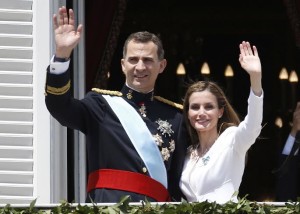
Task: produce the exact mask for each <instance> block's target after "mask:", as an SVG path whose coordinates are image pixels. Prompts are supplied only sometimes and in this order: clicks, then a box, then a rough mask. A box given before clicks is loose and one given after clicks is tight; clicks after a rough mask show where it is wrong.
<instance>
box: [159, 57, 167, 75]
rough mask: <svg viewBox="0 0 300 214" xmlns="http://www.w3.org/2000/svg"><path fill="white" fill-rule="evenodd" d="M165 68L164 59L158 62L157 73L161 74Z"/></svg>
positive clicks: (165, 62) (165, 61)
mask: <svg viewBox="0 0 300 214" xmlns="http://www.w3.org/2000/svg"><path fill="white" fill-rule="evenodd" d="M166 66H167V60H166V59H163V60H162V61H160V68H159V73H162V72H163V71H164V70H165V68H166Z"/></svg>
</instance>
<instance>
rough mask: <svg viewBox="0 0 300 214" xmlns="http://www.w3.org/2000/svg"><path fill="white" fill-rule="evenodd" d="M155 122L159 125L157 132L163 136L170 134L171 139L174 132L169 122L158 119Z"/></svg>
mask: <svg viewBox="0 0 300 214" xmlns="http://www.w3.org/2000/svg"><path fill="white" fill-rule="evenodd" d="M155 122H156V123H157V124H158V128H157V130H159V131H160V132H161V133H162V134H163V135H166V134H168V135H169V137H170V136H171V134H173V133H174V131H173V130H172V125H171V124H170V123H169V122H168V121H166V120H161V119H158V120H157V121H155Z"/></svg>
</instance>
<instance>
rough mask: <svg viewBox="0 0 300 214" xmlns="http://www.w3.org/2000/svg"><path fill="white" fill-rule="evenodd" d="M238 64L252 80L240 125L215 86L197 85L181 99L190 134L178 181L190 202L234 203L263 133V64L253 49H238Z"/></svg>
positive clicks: (247, 45)
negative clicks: (250, 154) (252, 149)
mask: <svg viewBox="0 0 300 214" xmlns="http://www.w3.org/2000/svg"><path fill="white" fill-rule="evenodd" d="M239 48H240V56H239V62H240V64H241V67H242V68H243V69H244V70H245V71H246V72H247V73H248V74H249V76H250V83H251V89H250V95H249V98H248V112H247V116H246V117H245V119H244V120H243V121H242V122H240V120H239V118H238V116H237V114H236V112H235V111H234V109H233V108H232V106H231V105H230V103H229V102H228V100H227V98H226V96H225V95H224V92H223V91H222V89H221V88H220V87H219V86H218V85H217V84H215V83H213V82H209V81H200V82H197V83H194V84H193V85H191V86H190V87H189V88H188V90H187V92H186V95H185V100H184V117H185V119H186V122H187V127H188V131H189V134H190V140H191V146H190V147H189V148H188V151H187V156H186V160H185V163H184V168H183V172H182V176H181V181H180V188H181V190H182V192H183V193H184V195H185V196H186V198H187V200H188V201H189V202H195V201H205V200H208V201H210V202H213V201H216V202H217V203H221V204H222V203H226V202H227V201H230V200H233V201H237V196H236V193H237V192H238V190H239V186H240V184H241V180H242V176H243V173H244V168H245V157H246V153H247V150H248V149H249V148H250V146H251V145H252V144H253V143H254V142H255V140H256V138H257V137H258V136H259V134H260V131H261V123H262V117H263V90H262V85H261V77H262V74H261V63H260V59H259V56H258V52H257V49H256V47H255V46H253V47H252V48H251V46H250V43H249V42H245V41H243V42H242V43H241V44H240V45H239Z"/></svg>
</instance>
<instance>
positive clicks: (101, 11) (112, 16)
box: [85, 0, 126, 91]
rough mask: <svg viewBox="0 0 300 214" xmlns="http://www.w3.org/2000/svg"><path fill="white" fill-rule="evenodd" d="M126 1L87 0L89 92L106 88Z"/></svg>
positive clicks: (87, 77) (86, 33)
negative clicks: (95, 88)
mask: <svg viewBox="0 0 300 214" xmlns="http://www.w3.org/2000/svg"><path fill="white" fill-rule="evenodd" d="M125 9H126V0H109V1H107V0H96V1H85V14H86V15H85V28H86V29H85V36H86V39H85V45H86V91H89V90H90V89H91V88H92V87H98V88H106V83H107V73H108V72H109V67H110V63H111V60H112V56H113V53H114V51H115V48H116V45H117V42H118V36H119V32H120V27H121V25H122V22H123V16H124V12H125Z"/></svg>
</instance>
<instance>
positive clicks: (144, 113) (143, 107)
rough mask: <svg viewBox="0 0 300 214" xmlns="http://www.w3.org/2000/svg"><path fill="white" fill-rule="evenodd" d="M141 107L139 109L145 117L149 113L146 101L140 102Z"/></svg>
mask: <svg viewBox="0 0 300 214" xmlns="http://www.w3.org/2000/svg"><path fill="white" fill-rule="evenodd" d="M140 106H141V107H140V108H139V111H140V113H141V115H142V116H143V117H147V115H146V113H147V111H146V106H145V104H144V103H140Z"/></svg>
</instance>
